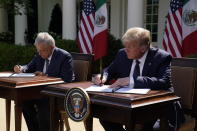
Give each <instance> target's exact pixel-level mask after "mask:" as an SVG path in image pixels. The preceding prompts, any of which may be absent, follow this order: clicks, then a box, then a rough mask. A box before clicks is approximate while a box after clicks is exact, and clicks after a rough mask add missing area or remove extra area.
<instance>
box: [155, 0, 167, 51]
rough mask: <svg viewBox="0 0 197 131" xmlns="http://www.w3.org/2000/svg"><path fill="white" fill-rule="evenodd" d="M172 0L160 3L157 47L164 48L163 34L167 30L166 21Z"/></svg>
mask: <svg viewBox="0 0 197 131" xmlns="http://www.w3.org/2000/svg"><path fill="white" fill-rule="evenodd" d="M169 4H170V0H160V1H159V18H158V42H157V46H158V47H159V48H163V47H162V40H163V33H164V29H165V21H166V16H167V14H168V9H169V6H170V5H169Z"/></svg>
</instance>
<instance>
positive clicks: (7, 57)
mask: <svg viewBox="0 0 197 131" xmlns="http://www.w3.org/2000/svg"><path fill="white" fill-rule="evenodd" d="M108 43H109V45H108V54H107V56H105V57H103V59H102V60H103V68H105V67H107V66H108V65H109V64H110V63H111V62H112V60H113V59H114V58H115V56H116V53H117V51H118V50H119V49H120V48H122V47H123V46H122V44H121V41H120V40H119V39H115V38H114V37H113V36H112V35H109V38H108ZM56 46H57V47H59V48H62V49H65V50H67V51H68V52H79V48H78V46H77V44H76V41H73V40H62V39H57V40H56ZM35 53H36V50H35V47H34V46H33V45H28V46H19V45H14V44H8V43H5V42H0V71H8V70H13V66H14V65H16V64H21V65H24V64H27V63H28V62H30V61H31V59H32V58H33V56H34V54H35ZM93 67H94V68H93V73H99V72H100V71H99V67H100V60H97V61H95V62H94V63H93Z"/></svg>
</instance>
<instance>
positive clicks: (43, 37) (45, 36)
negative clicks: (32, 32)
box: [34, 32, 55, 47]
mask: <svg viewBox="0 0 197 131" xmlns="http://www.w3.org/2000/svg"><path fill="white" fill-rule="evenodd" d="M40 43H42V44H46V45H50V46H53V47H55V40H54V39H53V37H52V36H51V35H50V34H49V33H47V32H40V33H38V35H37V37H36V39H35V42H34V45H35V46H36V45H37V44H40Z"/></svg>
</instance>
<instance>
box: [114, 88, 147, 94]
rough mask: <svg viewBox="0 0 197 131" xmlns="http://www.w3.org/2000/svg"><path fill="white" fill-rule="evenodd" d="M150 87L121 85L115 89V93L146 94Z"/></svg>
mask: <svg viewBox="0 0 197 131" xmlns="http://www.w3.org/2000/svg"><path fill="white" fill-rule="evenodd" d="M149 91H150V89H134V88H130V87H123V88H120V89H119V90H117V91H116V93H128V94H147V93H148V92H149Z"/></svg>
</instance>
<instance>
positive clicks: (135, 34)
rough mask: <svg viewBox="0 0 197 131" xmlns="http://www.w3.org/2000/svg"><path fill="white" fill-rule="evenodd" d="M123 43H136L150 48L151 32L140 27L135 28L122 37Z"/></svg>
mask: <svg viewBox="0 0 197 131" xmlns="http://www.w3.org/2000/svg"><path fill="white" fill-rule="evenodd" d="M122 41H123V43H124V42H126V41H135V42H137V43H139V44H140V45H145V46H150V42H151V38H150V31H148V30H147V29H144V28H140V27H133V28H130V29H128V30H127V31H126V33H125V34H124V35H123V37H122Z"/></svg>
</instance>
